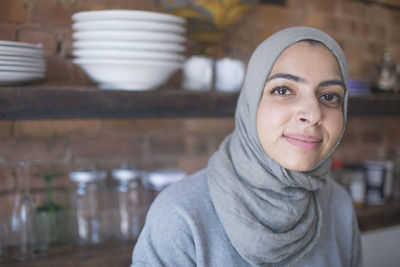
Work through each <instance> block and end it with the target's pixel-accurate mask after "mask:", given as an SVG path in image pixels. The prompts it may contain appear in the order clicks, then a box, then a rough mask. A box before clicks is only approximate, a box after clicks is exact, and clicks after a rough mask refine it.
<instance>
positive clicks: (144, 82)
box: [73, 58, 182, 90]
mask: <svg viewBox="0 0 400 267" xmlns="http://www.w3.org/2000/svg"><path fill="white" fill-rule="evenodd" d="M73 62H74V63H75V64H78V65H79V66H81V67H82V69H83V70H84V71H85V72H86V73H87V74H88V76H89V77H90V78H91V79H92V80H93V81H95V82H96V83H99V84H100V88H104V89H122V90H150V89H154V88H156V87H158V86H160V85H162V84H163V83H164V82H166V81H167V80H168V79H169V78H170V77H171V76H172V74H174V73H175V72H176V71H177V70H178V69H180V68H181V66H182V64H181V63H178V62H173V61H161V60H126V59H125V60H122V59H119V60H117V59H98V58H94V59H83V58H77V59H74V60H73Z"/></svg>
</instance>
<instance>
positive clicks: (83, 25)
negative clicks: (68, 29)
mask: <svg viewBox="0 0 400 267" xmlns="http://www.w3.org/2000/svg"><path fill="white" fill-rule="evenodd" d="M72 29H74V30H76V31H93V30H95V31H96V30H141V31H166V32H176V33H185V31H186V29H185V26H184V25H183V24H176V23H165V22H157V21H143V20H94V21H80V22H76V23H74V24H72Z"/></svg>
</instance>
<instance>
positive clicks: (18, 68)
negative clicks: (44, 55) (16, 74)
mask: <svg viewBox="0 0 400 267" xmlns="http://www.w3.org/2000/svg"><path fill="white" fill-rule="evenodd" d="M0 71H28V72H39V73H43V72H45V71H46V70H45V68H44V67H30V66H11V65H0Z"/></svg>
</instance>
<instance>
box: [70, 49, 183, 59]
mask: <svg viewBox="0 0 400 267" xmlns="http://www.w3.org/2000/svg"><path fill="white" fill-rule="evenodd" d="M72 54H73V55H74V56H76V57H81V58H116V59H118V58H121V59H124V58H125V59H162V60H175V61H183V60H184V59H185V57H184V56H182V55H178V54H175V53H169V52H155V51H138V50H136V51H135V50H121V49H76V50H74V51H72Z"/></svg>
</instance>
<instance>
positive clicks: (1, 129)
mask: <svg viewBox="0 0 400 267" xmlns="http://www.w3.org/2000/svg"><path fill="white" fill-rule="evenodd" d="M13 124H14V122H13V121H0V137H1V138H5V137H10V136H11V134H12V129H13Z"/></svg>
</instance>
